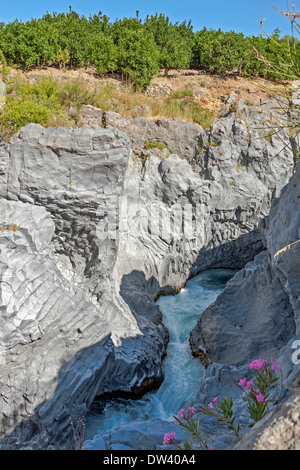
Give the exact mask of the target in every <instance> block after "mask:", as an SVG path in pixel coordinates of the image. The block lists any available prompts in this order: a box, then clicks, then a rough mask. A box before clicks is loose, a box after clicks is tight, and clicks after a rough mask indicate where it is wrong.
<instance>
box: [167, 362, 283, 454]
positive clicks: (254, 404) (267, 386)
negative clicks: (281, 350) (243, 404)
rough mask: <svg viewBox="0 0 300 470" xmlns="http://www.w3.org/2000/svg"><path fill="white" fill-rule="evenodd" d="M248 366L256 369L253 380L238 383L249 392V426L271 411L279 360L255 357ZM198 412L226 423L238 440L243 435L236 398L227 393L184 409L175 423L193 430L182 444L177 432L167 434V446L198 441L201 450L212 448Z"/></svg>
mask: <svg viewBox="0 0 300 470" xmlns="http://www.w3.org/2000/svg"><path fill="white" fill-rule="evenodd" d="M249 369H251V370H253V371H254V376H253V379H251V380H248V381H247V379H246V377H244V378H242V379H240V381H239V382H238V383H237V384H236V385H237V386H238V387H239V388H242V389H243V390H244V392H245V394H246V399H247V403H248V404H247V411H248V414H249V417H250V420H251V422H250V424H249V427H252V426H254V424H255V423H257V422H258V421H260V420H261V419H262V418H264V417H265V416H266V414H267V413H268V412H269V403H271V402H272V399H271V398H270V393H271V391H272V390H273V389H274V388H275V387H276V384H277V382H278V380H279V378H278V377H277V376H276V371H277V370H278V363H277V360H276V359H273V358H271V361H270V363H268V362H267V361H266V360H265V359H256V360H254V361H252V362H251V363H250V364H249ZM195 411H199V412H200V413H202V414H204V415H207V416H211V417H213V418H215V419H216V420H217V421H218V422H219V423H222V424H224V425H225V426H227V427H228V429H230V431H232V432H233V433H234V435H235V437H236V438H237V439H238V440H239V439H240V438H241V436H240V431H241V426H240V425H239V424H236V421H237V415H236V413H235V412H234V409H233V400H232V398H231V397H230V396H229V395H227V397H226V398H224V399H223V400H219V398H218V397H214V398H213V399H212V401H211V402H210V403H209V404H208V405H207V406H202V405H200V406H198V408H197V409H196V408H189V409H188V411H185V409H182V410H180V411H179V412H178V414H177V416H174V418H175V419H176V423H178V424H179V425H180V426H182V427H183V428H184V429H185V430H187V431H188V432H189V433H190V435H191V439H190V441H185V442H184V443H183V444H182V445H179V444H178V443H177V442H176V440H175V433H174V432H171V433H167V434H166V435H165V438H164V442H163V443H164V445H166V444H169V445H174V446H175V447H177V448H178V449H180V450H186V449H192V448H193V447H192V445H193V442H195V440H196V441H197V443H198V447H200V449H201V450H212V447H210V446H209V444H208V442H207V439H204V438H203V437H202V434H201V431H200V422H199V421H197V422H196V421H195V420H194V413H195Z"/></svg>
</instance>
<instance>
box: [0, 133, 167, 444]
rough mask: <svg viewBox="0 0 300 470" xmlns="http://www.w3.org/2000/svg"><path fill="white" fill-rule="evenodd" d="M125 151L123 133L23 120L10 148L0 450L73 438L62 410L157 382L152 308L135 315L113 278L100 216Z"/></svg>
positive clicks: (157, 340)
mask: <svg viewBox="0 0 300 470" xmlns="http://www.w3.org/2000/svg"><path fill="white" fill-rule="evenodd" d="M128 155H129V146H128V139H127V137H126V136H125V135H123V134H122V135H121V133H118V138H116V132H115V131H112V130H102V129H97V130H95V131H91V130H85V129H83V130H76V131H73V130H72V129H43V128H42V127H41V126H37V125H29V126H28V127H27V128H24V129H22V130H21V133H20V134H19V136H18V137H16V138H15V140H14V141H13V143H12V145H11V148H10V161H9V165H10V166H9V169H10V170H9V175H8V178H7V181H6V188H5V191H4V192H5V193H6V194H7V197H8V198H9V199H11V200H7V199H3V198H2V199H0V204H1V211H0V226H1V228H2V229H3V231H2V232H1V234H0V237H1V263H0V266H1V271H0V272H1V292H0V298H1V316H2V318H3V320H5V323H4V327H3V328H2V329H1V338H0V339H1V347H2V356H1V357H2V361H1V393H3V397H5V399H3V400H1V409H2V426H1V431H2V436H1V437H2V438H4V436H6V439H5V444H3V445H5V446H6V448H9V447H10V446H12V448H14V447H19V446H22V445H26V444H25V443H26V442H28V441H30V442H33V443H34V446H35V447H40V446H41V447H43V446H47V445H52V444H53V445H54V446H59V445H64V446H67V447H68V446H72V428H71V425H70V419H72V420H73V421H75V420H76V419H78V418H79V417H82V416H84V414H85V413H86V411H87V409H88V406H89V405H90V404H91V402H92V400H93V399H94V397H95V396H97V395H101V394H104V393H110V392H113V391H114V392H115V391H117V390H122V391H125V392H130V393H136V394H138V393H141V391H142V388H143V383H144V382H145V381H146V382H149V380H151V379H153V380H155V381H156V382H159V381H161V380H162V379H163V371H162V367H161V361H160V358H161V357H162V356H163V354H164V353H165V343H166V338H165V335H166V333H165V330H164V328H163V326H162V325H161V324H160V320H161V318H160V316H159V315H160V312H157V314H154V313H153V314H152V317H151V319H148V318H144V319H143V318H142V316H143V310H141V311H139V312H138V315H139V318H137V317H135V316H134V315H133V313H132V312H131V310H130V308H129V306H128V305H127V304H126V303H125V302H124V300H123V299H122V297H121V296H120V294H119V288H120V286H118V285H117V284H116V280H115V278H114V276H113V269H114V263H115V260H116V257H117V252H118V246H117V241H116V233H115V231H114V230H113V226H112V228H111V230H110V229H109V227H110V225H109V224H108V223H107V220H105V218H106V217H109V216H110V215H111V214H113V212H115V216H116V215H117V214H118V210H119V206H118V200H119V197H120V194H121V193H122V185H123V178H124V174H125V171H126V167H127V163H128ZM70 183H72V184H70ZM10 227H13V229H12V228H10ZM109 230H110V231H109ZM59 429H60V435H58V434H57V433H58V430H59ZM10 434H11V435H10ZM62 443H63V444H62Z"/></svg>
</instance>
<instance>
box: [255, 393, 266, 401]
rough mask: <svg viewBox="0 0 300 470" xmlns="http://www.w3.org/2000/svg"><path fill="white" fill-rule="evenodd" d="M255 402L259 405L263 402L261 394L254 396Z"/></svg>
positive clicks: (263, 398)
mask: <svg viewBox="0 0 300 470" xmlns="http://www.w3.org/2000/svg"><path fill="white" fill-rule="evenodd" d="M256 400H257V401H258V402H259V403H263V402H264V401H265V397H264V396H263V395H262V394H261V393H258V394H257V395H256Z"/></svg>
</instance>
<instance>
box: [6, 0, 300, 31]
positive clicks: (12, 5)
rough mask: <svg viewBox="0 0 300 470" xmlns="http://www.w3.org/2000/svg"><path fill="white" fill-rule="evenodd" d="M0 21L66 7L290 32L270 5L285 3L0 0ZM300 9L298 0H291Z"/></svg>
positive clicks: (226, 28) (263, 0) (270, 0)
mask: <svg viewBox="0 0 300 470" xmlns="http://www.w3.org/2000/svg"><path fill="white" fill-rule="evenodd" d="M0 2H1V8H0V21H4V22H5V23H8V22H10V21H13V20H14V19H16V18H18V19H19V20H21V21H26V20H29V19H31V18H39V17H41V16H42V15H43V14H44V13H46V11H49V12H50V13H52V12H55V11H56V12H67V11H68V10H69V5H71V6H72V9H73V10H74V11H76V12H77V13H79V14H80V15H85V16H89V15H90V14H93V13H98V12H99V10H100V11H102V13H103V14H106V15H107V16H108V17H109V18H110V19H111V20H112V21H114V20H115V19H116V18H124V17H125V16H127V17H133V16H135V15H136V11H137V10H138V11H139V16H140V18H142V19H144V18H145V17H146V15H147V14H149V15H152V14H155V13H156V12H157V13H164V14H166V15H168V16H169V18H170V20H171V21H172V22H176V21H179V22H182V21H183V20H191V21H192V25H193V28H194V31H198V30H199V29H202V28H203V27H204V26H206V27H207V28H213V29H218V28H221V29H222V30H223V31H230V30H233V31H236V32H243V33H244V34H245V35H250V36H251V35H255V36H256V35H259V34H261V33H262V30H261V28H260V24H259V19H260V18H265V19H266V21H265V23H264V28H265V30H266V31H267V32H268V33H271V32H272V31H274V29H275V28H277V27H279V29H280V30H281V33H282V34H287V33H290V23H289V21H288V20H287V19H286V18H285V17H284V16H283V15H282V14H280V13H279V12H278V11H276V10H274V9H273V8H272V6H276V7H278V8H281V9H283V10H286V8H287V0H184V1H183V0H151V1H147V2H141V1H138V0H127V1H124V0H111V1H110V2H109V1H107V0H106V1H105V2H101V1H99V0H85V1H83V0H59V1H58V0H52V1H51V2H50V1H48V2H47V0H46V1H44V2H41V1H40V0H28V1H25V0H12V1H6V0H0ZM292 3H295V4H296V7H299V9H300V0H299V4H297V0H294V2H292Z"/></svg>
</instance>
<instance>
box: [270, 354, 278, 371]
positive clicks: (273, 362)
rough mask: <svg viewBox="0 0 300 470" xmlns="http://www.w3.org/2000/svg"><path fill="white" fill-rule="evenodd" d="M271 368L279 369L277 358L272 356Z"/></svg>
mask: <svg viewBox="0 0 300 470" xmlns="http://www.w3.org/2000/svg"><path fill="white" fill-rule="evenodd" d="M271 368H272V369H273V370H279V367H278V362H277V359H274V358H273V357H271Z"/></svg>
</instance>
